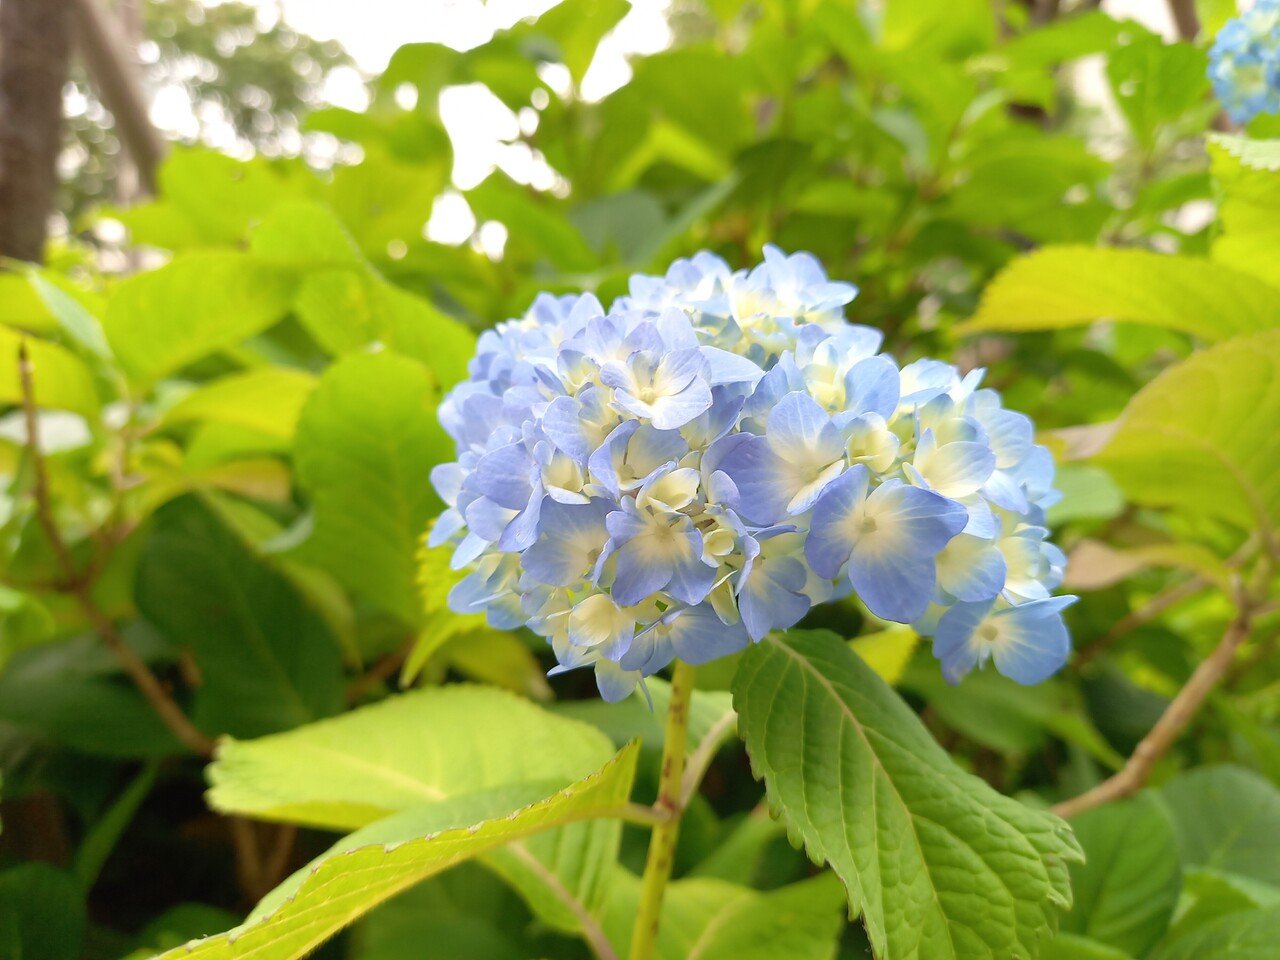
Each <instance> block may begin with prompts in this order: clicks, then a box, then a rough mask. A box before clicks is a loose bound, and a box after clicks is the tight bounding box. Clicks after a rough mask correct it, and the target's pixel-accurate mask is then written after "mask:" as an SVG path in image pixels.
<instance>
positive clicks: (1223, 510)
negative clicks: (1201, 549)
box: [1098, 298, 1280, 529]
mask: <svg viewBox="0 0 1280 960" xmlns="http://www.w3.org/2000/svg"><path fill="white" fill-rule="evenodd" d="M1276 303H1277V304H1280V298H1277V299H1276ZM1275 423H1280V331H1270V332H1267V333H1258V334H1254V335H1252V336H1248V337H1237V338H1235V339H1233V340H1230V341H1227V342H1226V343H1221V344H1219V345H1217V346H1216V347H1213V348H1211V349H1209V350H1206V351H1204V352H1203V353H1198V354H1196V355H1194V356H1192V357H1191V358H1190V359H1188V360H1186V361H1184V362H1182V363H1180V364H1177V365H1175V366H1173V367H1170V368H1169V369H1167V370H1165V371H1164V373H1162V374H1161V375H1160V376H1158V377H1156V378H1155V379H1154V380H1153V381H1151V383H1149V384H1147V386H1145V387H1144V388H1143V389H1142V390H1140V391H1139V392H1138V393H1137V395H1135V396H1134V398H1133V399H1132V400H1131V401H1130V402H1129V405H1128V407H1126V408H1125V412H1124V414H1123V416H1122V417H1121V419H1120V422H1119V424H1118V429H1117V430H1116V432H1115V434H1113V436H1112V438H1111V441H1110V442H1109V443H1108V444H1107V446H1106V447H1105V448H1104V449H1103V451H1102V453H1101V454H1100V455H1099V457H1098V461H1099V462H1100V463H1101V464H1102V465H1103V466H1105V467H1106V468H1107V469H1108V470H1109V471H1110V472H1111V474H1112V476H1114V477H1115V478H1116V480H1117V481H1118V482H1119V483H1120V485H1121V486H1122V487H1123V488H1124V490H1125V492H1126V494H1127V495H1128V496H1129V498H1130V499H1131V500H1134V501H1137V502H1139V503H1147V504H1155V505H1158V506H1169V507H1178V508H1181V509H1184V510H1187V511H1189V512H1192V513H1196V514H1202V515H1208V516H1213V517H1219V518H1221V519H1224V520H1228V521H1231V522H1234V523H1237V524H1239V525H1240V526H1242V527H1244V528H1245V529H1257V528H1258V527H1259V526H1262V527H1263V528H1269V527H1274V526H1275V524H1276V523H1277V520H1280V470H1276V469H1275V464H1276V463H1277V458H1280V431H1278V430H1269V429H1266V427H1265V425H1267V424H1275ZM1250 424H1256V425H1257V427H1258V428H1257V429H1251V428H1250V427H1249V426H1248V425H1250Z"/></svg>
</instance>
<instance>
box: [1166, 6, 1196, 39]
mask: <svg viewBox="0 0 1280 960" xmlns="http://www.w3.org/2000/svg"><path fill="white" fill-rule="evenodd" d="M1168 4H1169V15H1170V16H1171V17H1172V18H1173V24H1174V26H1175V27H1177V29H1178V38H1179V39H1181V40H1194V39H1195V38H1196V34H1198V33H1199V32H1200V18H1199V17H1198V16H1197V15H1196V0H1168Z"/></svg>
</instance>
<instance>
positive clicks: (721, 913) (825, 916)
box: [604, 870, 845, 960]
mask: <svg viewBox="0 0 1280 960" xmlns="http://www.w3.org/2000/svg"><path fill="white" fill-rule="evenodd" d="M639 898H640V881H639V879H638V878H637V877H635V876H634V875H632V874H629V873H627V872H625V871H623V870H619V871H618V874H617V876H616V877H615V878H614V889H613V893H612V894H611V896H610V898H609V905H608V908H607V910H606V911H605V915H604V930H605V933H606V934H607V935H608V937H609V941H610V943H612V944H613V945H614V947H615V949H616V950H617V951H618V956H619V957H620V958H622V960H625V958H626V957H627V956H628V955H629V954H628V947H629V945H630V942H631V926H632V924H633V923H634V922H635V916H636V909H637V906H638V903H639ZM844 903H845V900H844V892H843V891H842V890H841V889H840V883H839V881H838V880H837V879H836V878H835V877H834V876H833V875H831V874H830V873H824V874H820V875H819V876H817V877H814V878H813V879H811V880H805V881H802V882H800V883H793V884H790V885H788V886H785V887H781V888H780V889H777V890H771V891H769V892H766V893H762V892H761V891H759V890H752V889H751V888H750V887H745V886H741V885H740V884H736V883H729V882H726V881H724V880H713V879H710V878H695V879H689V880H677V881H676V882H675V883H672V884H671V885H670V886H669V887H668V888H667V892H666V896H665V897H664V898H663V901H662V919H661V922H660V925H659V928H658V939H657V944H656V947H655V950H654V956H655V957H656V958H657V960H783V958H785V960H829V958H830V957H831V955H832V953H833V951H834V948H835V944H836V938H837V936H838V935H839V932H840V929H841V927H842V926H843V925H844V916H843V914H844Z"/></svg>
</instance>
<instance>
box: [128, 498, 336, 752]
mask: <svg viewBox="0 0 1280 960" xmlns="http://www.w3.org/2000/svg"><path fill="white" fill-rule="evenodd" d="M153 523H154V525H153V527H152V529H151V534H150V536H149V537H148V539H147V542H146V545H145V546H144V548H143V552H142V556H141V557H140V558H139V560H138V574H137V587H136V600H137V604H138V609H139V610H140V611H141V612H142V614H143V615H144V616H145V617H146V618H147V619H148V620H150V621H151V622H152V623H153V624H155V625H156V626H157V627H158V628H159V629H160V630H161V632H163V633H164V634H165V635H166V636H167V637H169V639H171V640H173V641H174V642H175V643H177V644H180V645H183V646H187V647H189V648H190V650H191V651H192V653H193V655H194V656H195V660H196V664H197V665H198V666H199V668H200V673H201V684H200V687H199V690H198V692H197V696H196V708H195V715H194V720H195V723H196V726H198V727H200V728H201V729H202V730H205V731H207V732H208V733H209V734H211V735H213V734H219V733H230V734H232V735H233V736H256V735H259V734H264V733H274V732H275V731H277V730H287V729H289V728H290V727H295V726H298V725H299V724H303V723H307V722H308V721H311V720H315V719H318V718H319V717H324V716H327V715H329V714H332V713H336V712H337V711H338V710H340V709H341V708H342V694H343V676H342V655H341V651H340V648H339V646H338V642H337V640H336V639H335V638H334V636H333V634H332V633H331V632H330V630H329V628H328V626H327V625H326V623H325V621H324V620H323V618H322V617H321V616H320V614H319V613H317V612H316V611H315V610H314V609H313V608H312V606H311V605H310V604H309V603H308V602H307V600H306V599H305V598H304V597H303V596H302V594H301V593H300V592H299V591H298V589H297V588H296V587H295V586H294V584H293V583H292V582H291V581H290V580H289V579H288V577H286V576H285V574H284V573H282V572H280V571H278V570H276V569H274V568H272V567H271V566H269V565H268V563H267V561H266V560H265V559H264V558H263V557H262V556H260V555H258V554H257V553H255V552H254V551H253V550H252V549H251V547H250V546H249V545H248V544H247V543H246V542H245V541H244V540H242V539H241V538H240V536H239V535H237V534H236V533H235V532H233V531H232V530H231V529H229V528H228V527H227V526H226V525H225V523H224V522H223V521H222V520H221V518H220V517H219V516H218V515H217V514H216V513H214V511H213V510H212V509H211V508H210V507H209V506H207V505H206V504H205V503H204V502H202V501H201V500H200V499H198V498H197V497H195V496H187V497H183V498H181V499H179V500H175V501H173V502H171V503H168V504H166V505H165V506H164V507H162V508H161V509H160V510H159V511H158V512H157V513H156V515H155V518H154V520H153Z"/></svg>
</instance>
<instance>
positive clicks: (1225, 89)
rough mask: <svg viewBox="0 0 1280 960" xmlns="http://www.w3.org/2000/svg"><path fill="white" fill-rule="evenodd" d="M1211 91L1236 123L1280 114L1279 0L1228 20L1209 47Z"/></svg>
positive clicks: (1262, 0) (1259, 1)
mask: <svg viewBox="0 0 1280 960" xmlns="http://www.w3.org/2000/svg"><path fill="white" fill-rule="evenodd" d="M1209 79H1210V80H1212V81H1213V89H1214V93H1215V94H1216V95H1217V97H1218V100H1219V102H1221V103H1222V106H1223V107H1224V108H1225V109H1226V111H1227V115H1228V116H1230V117H1231V119H1232V120H1234V121H1235V122H1236V123H1248V122H1249V121H1250V120H1252V119H1253V118H1254V117H1256V116H1257V115H1258V114H1260V113H1280V0H1257V2H1256V3H1255V4H1254V5H1253V6H1252V7H1251V8H1250V9H1249V10H1248V11H1246V12H1245V13H1242V14H1241V15H1240V16H1239V17H1236V18H1235V19H1234V20H1228V21H1227V23H1226V24H1224V25H1223V27H1222V29H1221V30H1220V31H1219V32H1218V36H1217V38H1216V39H1215V41H1214V44H1213V47H1212V48H1211V49H1210V50H1209Z"/></svg>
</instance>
